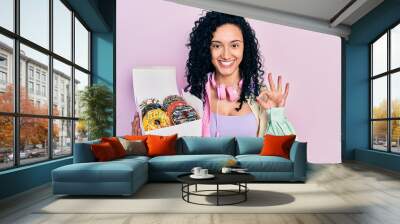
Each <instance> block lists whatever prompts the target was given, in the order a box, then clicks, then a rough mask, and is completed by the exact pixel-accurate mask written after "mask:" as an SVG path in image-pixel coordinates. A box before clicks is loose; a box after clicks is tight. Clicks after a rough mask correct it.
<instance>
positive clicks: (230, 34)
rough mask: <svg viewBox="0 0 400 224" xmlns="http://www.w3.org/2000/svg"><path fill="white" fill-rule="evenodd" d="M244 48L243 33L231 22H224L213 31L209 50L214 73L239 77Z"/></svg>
mask: <svg viewBox="0 0 400 224" xmlns="http://www.w3.org/2000/svg"><path fill="white" fill-rule="evenodd" d="M243 50H244V42H243V35H242V31H241V30H240V28H239V27H238V26H236V25H233V24H224V25H222V26H220V27H218V28H217V30H216V31H215V32H214V33H213V38H212V40H211V46H210V52H211V63H212V64H213V65H214V67H215V71H216V75H222V76H231V75H235V76H236V75H237V76H238V77H239V65H240V62H242V58H243Z"/></svg>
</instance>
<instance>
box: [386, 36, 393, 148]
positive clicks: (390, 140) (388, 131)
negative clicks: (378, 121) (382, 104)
mask: <svg viewBox="0 0 400 224" xmlns="http://www.w3.org/2000/svg"><path fill="white" fill-rule="evenodd" d="M387 37H388V38H387V48H388V49H387V52H386V53H387V59H388V60H387V71H390V30H389V31H388V32H387ZM391 77H392V75H391V73H389V74H387V99H388V100H387V102H388V103H387V110H388V112H387V117H388V118H391V117H392V111H391V108H392V106H391V104H392V100H391V98H390V97H391V89H390V85H391V84H390V83H391V82H390V79H391ZM387 136H388V138H387V140H388V152H391V151H392V139H391V137H392V136H391V120H390V119H388V121H387Z"/></svg>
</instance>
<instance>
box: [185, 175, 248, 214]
mask: <svg viewBox="0 0 400 224" xmlns="http://www.w3.org/2000/svg"><path fill="white" fill-rule="evenodd" d="M190 175H191V173H188V174H182V175H179V176H178V177H177V179H178V181H180V182H181V183H182V188H181V191H182V199H183V200H184V201H186V202H188V203H192V204H198V205H217V206H220V205H234V204H239V203H241V202H245V201H246V200H247V192H248V191H249V188H248V187H247V183H249V182H252V181H254V180H255V177H254V176H253V175H251V174H249V173H226V174H223V173H215V174H213V175H214V176H215V177H214V178H212V179H193V178H191V177H190ZM199 184H205V185H216V189H215V190H197V185H199ZM193 185H194V186H195V190H194V191H190V186H193ZM220 185H236V186H238V189H237V190H223V189H220ZM209 192H215V194H211V195H210V194H205V193H209ZM191 195H195V196H204V197H210V196H211V197H216V199H217V203H216V204H202V203H197V202H193V201H190V196H191ZM232 196H241V197H240V199H239V200H237V201H234V202H231V203H223V202H222V203H221V197H232Z"/></svg>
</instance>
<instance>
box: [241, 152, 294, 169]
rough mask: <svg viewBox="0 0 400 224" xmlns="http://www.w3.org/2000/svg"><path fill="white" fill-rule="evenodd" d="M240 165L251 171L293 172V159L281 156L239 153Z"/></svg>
mask: <svg viewBox="0 0 400 224" xmlns="http://www.w3.org/2000/svg"><path fill="white" fill-rule="evenodd" d="M236 159H237V160H238V162H239V165H240V167H242V168H247V169H248V171H249V172H292V171H293V163H292V161H290V160H288V159H285V158H283V157H279V156H260V155H238V156H236Z"/></svg>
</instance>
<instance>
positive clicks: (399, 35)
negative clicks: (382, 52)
mask: <svg viewBox="0 0 400 224" xmlns="http://www.w3.org/2000/svg"><path fill="white" fill-rule="evenodd" d="M390 48H391V49H390V50H391V52H390V58H391V62H390V64H391V65H390V67H391V69H395V68H398V67H400V24H399V25H397V26H396V27H395V28H393V29H392V31H391V37H390Z"/></svg>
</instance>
